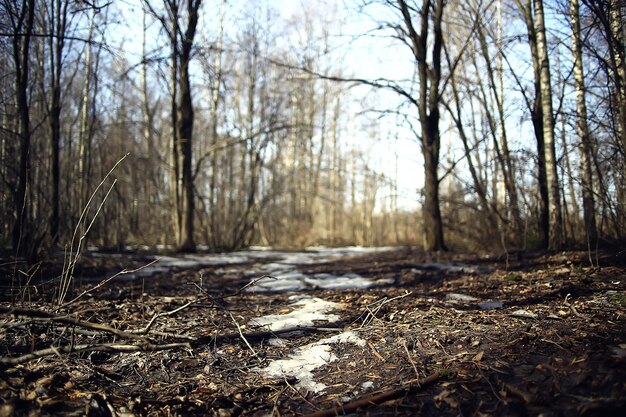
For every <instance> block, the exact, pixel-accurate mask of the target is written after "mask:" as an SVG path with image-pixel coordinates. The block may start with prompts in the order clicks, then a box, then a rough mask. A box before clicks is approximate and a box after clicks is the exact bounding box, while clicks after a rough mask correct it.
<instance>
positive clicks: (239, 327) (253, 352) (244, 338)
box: [226, 310, 256, 356]
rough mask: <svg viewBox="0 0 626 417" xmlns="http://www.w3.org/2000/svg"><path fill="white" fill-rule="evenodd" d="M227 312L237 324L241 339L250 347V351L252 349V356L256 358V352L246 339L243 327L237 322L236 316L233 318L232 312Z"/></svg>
mask: <svg viewBox="0 0 626 417" xmlns="http://www.w3.org/2000/svg"><path fill="white" fill-rule="evenodd" d="M226 312H227V313H228V315H229V316H230V318H231V320H232V321H233V323H235V326H237V331H238V332H239V337H241V339H242V340H243V341H244V342H245V343H246V346H248V349H250V351H251V352H252V355H253V356H256V351H255V350H254V348H253V347H252V345H251V344H250V342H248V339H246V336H244V334H243V332H242V331H241V326H239V323H237V320H235V316H233V314H232V313H231V312H230V311H228V310H226Z"/></svg>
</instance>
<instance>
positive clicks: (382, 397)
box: [305, 372, 442, 417]
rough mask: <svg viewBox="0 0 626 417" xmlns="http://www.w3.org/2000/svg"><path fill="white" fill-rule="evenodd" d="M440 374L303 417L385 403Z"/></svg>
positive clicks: (325, 415)
mask: <svg viewBox="0 0 626 417" xmlns="http://www.w3.org/2000/svg"><path fill="white" fill-rule="evenodd" d="M441 376H442V373H441V372H435V373H434V374H432V375H429V376H427V377H426V378H423V379H420V380H417V381H414V383H415V384H414V385H413V384H409V385H408V386H404V387H400V388H395V389H391V390H388V391H383V392H378V393H374V394H369V395H366V396H364V397H361V398H357V399H356V400H353V401H350V402H347V403H345V404H342V405H337V406H334V407H332V408H328V409H326V410H321V411H317V412H315V413H311V414H306V415H305V417H335V416H341V415H345V414H348V413H352V412H355V411H359V410H363V409H366V408H368V407H371V406H373V405H378V404H382V403H385V402H387V401H391V400H396V399H398V398H402V397H404V396H406V395H408V394H410V393H412V392H416V391H419V390H422V389H424V388H426V387H428V386H430V385H432V384H434V383H435V382H437V381H438V380H439V379H440V378H441Z"/></svg>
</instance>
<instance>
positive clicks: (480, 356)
mask: <svg viewBox="0 0 626 417" xmlns="http://www.w3.org/2000/svg"><path fill="white" fill-rule="evenodd" d="M484 354H485V351H484V350H481V351H480V352H478V353H477V354H476V355H475V356H474V357H473V358H472V361H474V362H480V361H481V360H482V359H483V355H484Z"/></svg>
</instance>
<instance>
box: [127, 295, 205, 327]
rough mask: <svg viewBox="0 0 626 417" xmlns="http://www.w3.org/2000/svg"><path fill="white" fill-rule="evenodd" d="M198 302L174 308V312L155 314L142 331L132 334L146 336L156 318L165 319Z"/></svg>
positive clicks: (194, 301) (190, 302)
mask: <svg viewBox="0 0 626 417" xmlns="http://www.w3.org/2000/svg"><path fill="white" fill-rule="evenodd" d="M199 301H201V300H193V301H189V302H187V303H185V304H183V305H182V306H180V307H177V308H175V309H174V310H171V311H166V312H162V313H156V314H155V315H154V316H152V318H151V319H150V321H149V322H148V324H146V327H144V328H143V329H139V330H136V331H133V332H132V333H137V334H146V333H148V332H149V331H150V329H151V328H152V326H153V325H154V322H155V321H156V320H157V319H158V318H160V317H165V316H172V315H174V314H176V313H178V312H179V311H182V310H184V309H186V308H187V307H189V306H190V305H192V304H195V303H197V302H199Z"/></svg>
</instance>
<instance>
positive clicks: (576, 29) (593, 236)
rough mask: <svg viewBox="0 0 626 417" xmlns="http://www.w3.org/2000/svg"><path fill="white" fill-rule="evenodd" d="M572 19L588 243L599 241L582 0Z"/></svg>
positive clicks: (573, 0) (573, 4) (572, 10)
mask: <svg viewBox="0 0 626 417" xmlns="http://www.w3.org/2000/svg"><path fill="white" fill-rule="evenodd" d="M570 19H571V23H572V56H573V60H574V85H575V88H576V130H577V133H578V138H579V140H580V144H581V155H580V171H581V173H582V176H581V178H582V197H583V218H584V221H585V236H586V241H587V244H588V245H593V244H595V242H596V240H597V238H598V235H597V226H596V213H595V201H594V195H593V188H592V187H593V176H592V170H591V159H592V155H593V154H592V149H591V148H592V143H591V137H590V135H589V128H588V126H587V104H586V101H585V92H586V90H585V75H584V70H583V54H582V39H581V30H580V6H579V2H578V0H570Z"/></svg>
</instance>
